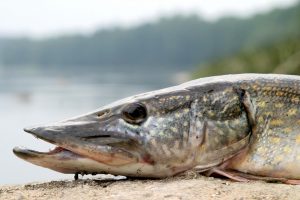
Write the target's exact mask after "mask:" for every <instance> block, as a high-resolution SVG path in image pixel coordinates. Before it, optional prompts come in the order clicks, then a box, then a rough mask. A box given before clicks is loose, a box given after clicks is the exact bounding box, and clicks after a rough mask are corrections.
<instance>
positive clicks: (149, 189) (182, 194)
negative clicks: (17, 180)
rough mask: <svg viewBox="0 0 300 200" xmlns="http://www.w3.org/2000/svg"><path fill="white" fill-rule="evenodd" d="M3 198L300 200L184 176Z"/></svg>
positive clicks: (255, 186)
mask: <svg viewBox="0 0 300 200" xmlns="http://www.w3.org/2000/svg"><path fill="white" fill-rule="evenodd" d="M0 199H5V200H9V199H17V200H23V199H72V200H73V199H74V200H75V199H97V200H99V199H104V200H105V199H120V200H126V199H135V200H137V199H143V200H146V199H155V200H159V199H167V200H172V199H200V200H201V199H205V200H207V199H222V200H223V199H224V200H226V199H235V200H247V199H256V200H259V199H261V200H263V199H272V200H273V199H278V200H279V199H280V200H281V199H299V200H300V185H286V184H279V183H265V182H260V181H253V182H247V183H238V182H232V181H229V180H224V179H218V178H211V177H203V176H194V175H192V176H191V175H188V176H187V175H185V176H180V177H173V178H168V179H163V180H148V179H144V180H141V179H124V180H115V179H114V180H112V179H97V178H94V179H84V180H77V181H75V180H65V181H51V182H45V183H30V184H25V185H11V186H0Z"/></svg>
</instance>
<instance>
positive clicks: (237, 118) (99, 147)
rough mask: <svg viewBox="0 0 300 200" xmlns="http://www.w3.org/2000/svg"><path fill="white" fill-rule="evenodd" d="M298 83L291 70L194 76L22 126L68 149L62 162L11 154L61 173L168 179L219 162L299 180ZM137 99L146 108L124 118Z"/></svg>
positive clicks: (244, 170) (238, 169)
mask: <svg viewBox="0 0 300 200" xmlns="http://www.w3.org/2000/svg"><path fill="white" fill-rule="evenodd" d="M299 88H300V78H299V76H288V75H274V74H272V75H266V74H239V75H225V76H216V77H208V78H203V79H198V80H194V81H191V82H187V83H184V84H181V85H178V86H175V87H171V88H166V89H163V90H158V91H154V92H149V93H144V94H140V95H136V96H133V97H129V98H126V99H123V100H121V101H118V102H115V103H113V104H110V105H107V106H105V107H102V108H100V109H98V110H96V111H94V112H91V113H88V114H86V115H82V116H80V117H75V118H73V119H69V120H65V121H62V122H59V123H56V124H49V125H46V126H42V127H33V128H29V129H27V132H30V133H31V134H33V135H35V136H37V137H39V138H41V139H44V140H46V141H49V142H51V143H53V144H56V145H58V146H60V147H62V148H64V149H67V150H68V153H65V152H64V154H63V155H64V156H63V158H67V159H65V160H64V159H62V156H61V154H62V153H61V154H52V155H51V157H49V155H48V156H47V154H45V155H43V156H42V157H41V156H38V158H37V157H36V156H35V157H34V156H32V155H31V154H30V151H25V150H21V149H16V150H15V154H16V155H17V156H19V157H21V158H23V159H24V160H27V161H29V162H32V163H34V164H37V165H40V166H44V167H48V168H50V169H54V170H56V171H61V172H64V173H76V172H80V171H85V172H87V173H94V172H96V173H103V172H104V173H112V174H121V175H127V176H142V177H167V176H172V175H175V174H177V173H180V172H182V171H185V170H188V169H191V168H193V167H197V169H198V170H200V171H208V170H210V169H212V168H216V167H219V166H221V165H222V166H223V168H222V170H235V171H236V172H240V173H245V174H251V175H254V176H266V177H279V178H287V179H300V171H299V169H300V159H299V155H300V145H299V143H300V132H299V130H300V121H299V120H300V114H299V113H300V110H299V109H300V108H299V107H300V106H299V104H300V103H299V98H300V89H299ZM136 104H138V105H142V106H143V107H144V109H145V110H146V112H147V115H146V118H145V119H143V121H142V122H141V123H140V122H139V123H132V121H130V120H128V119H126V116H124V109H125V110H126V109H127V108H128V106H131V105H134V106H137V105H136ZM21 153H22V155H21ZM66 154H67V155H68V156H66ZM69 154H72V156H69ZM75 157H76V159H75ZM78 163H80V164H78ZM225 163H226V165H224V164H225ZM59 166H63V167H59ZM75 166H76V167H75Z"/></svg>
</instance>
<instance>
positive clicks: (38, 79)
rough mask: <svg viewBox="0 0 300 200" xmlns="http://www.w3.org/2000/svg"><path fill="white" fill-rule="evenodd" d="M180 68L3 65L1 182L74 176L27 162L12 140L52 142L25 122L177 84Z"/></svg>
mask: <svg viewBox="0 0 300 200" xmlns="http://www.w3.org/2000/svg"><path fill="white" fill-rule="evenodd" d="M178 72H179V71H178V70H174V69H173V70H171V69H164V68H161V69H159V70H153V69H151V68H149V69H148V70H146V71H145V70H143V71H141V70H129V69H124V70H122V71H120V70H118V71H117V70H113V69H111V68H105V69H102V70H93V71H90V70H81V71H71V70H69V71H62V70H59V71H58V70H56V71H55V70H54V71H51V70H48V71H37V70H30V71H20V70H5V71H4V70H2V71H1V68H0V128H1V133H0V134H1V135H0V136H1V140H0V152H1V156H0V164H1V172H2V173H1V179H0V184H16V183H26V182H33V181H46V180H57V179H64V178H72V177H73V175H64V174H61V173H57V172H54V171H51V170H49V169H46V168H42V167H38V166H35V165H32V164H30V163H27V162H25V161H23V160H21V159H19V158H17V157H16V156H14V154H13V153H12V149H13V147H14V146H24V147H28V148H30V149H35V150H41V151H47V150H48V149H50V148H53V146H52V145H50V144H48V143H46V142H44V141H42V140H38V139H36V138H34V137H32V136H31V135H30V134H27V133H25V132H23V128H24V127H26V126H31V125H37V124H43V123H49V122H53V121H59V120H62V119H65V118H68V117H73V116H76V115H80V114H83V113H86V112H89V111H92V110H94V109H96V108H98V107H101V106H102V105H105V104H107V103H110V102H112V101H115V100H118V99H120V98H123V97H127V96H130V95H133V94H138V93H141V92H146V91H150V90H155V89H159V88H164V87H167V86H171V85H173V84H174V82H173V78H174V75H175V74H176V73H178Z"/></svg>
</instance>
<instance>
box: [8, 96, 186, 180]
mask: <svg viewBox="0 0 300 200" xmlns="http://www.w3.org/2000/svg"><path fill="white" fill-rule="evenodd" d="M190 102H191V97H190V96H189V95H188V92H187V91H186V92H182V91H177V92H176V93H174V94H170V93H169V92H163V91H160V92H154V93H153V92H150V93H146V94H142V95H136V96H133V97H129V98H126V99H123V100H120V101H117V102H115V103H112V104H110V105H107V106H104V107H102V108H100V109H97V110H96V111H93V112H90V113H87V114H84V115H81V116H78V117H74V118H71V119H67V120H63V121H60V122H56V123H50V124H46V125H41V126H34V127H29V128H25V129H24V130H25V131H26V132H28V133H30V134H32V135H34V136H35V137H37V138H39V139H42V140H44V141H47V142H49V143H52V144H54V145H56V146H57V147H56V148H55V149H54V150H51V151H49V152H38V151H34V150H29V149H24V148H19V147H16V148H14V150H13V151H14V153H15V155H17V156H18V157H20V158H22V159H24V160H26V161H28V162H31V163H33V164H36V165H39V166H43V167H47V168H50V169H52V170H55V171H59V172H63V173H80V172H84V173H110V174H121V175H126V176H143V177H165V176H170V175H173V174H175V173H178V172H179V171H183V170H184V169H185V168H186V165H190V161H188V160H189V158H188V156H186V155H187V154H186V153H185V152H184V151H181V148H185V147H186V146H187V144H186V143H185V142H184V141H186V140H187V139H188V138H187V137H188V132H189V111H190ZM185 163H186V164H185ZM183 164H184V167H183Z"/></svg>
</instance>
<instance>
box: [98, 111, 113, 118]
mask: <svg viewBox="0 0 300 200" xmlns="http://www.w3.org/2000/svg"><path fill="white" fill-rule="evenodd" d="M109 114H110V110H104V111H100V112H99V113H97V117H99V118H103V117H106V116H107V115H109Z"/></svg>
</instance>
